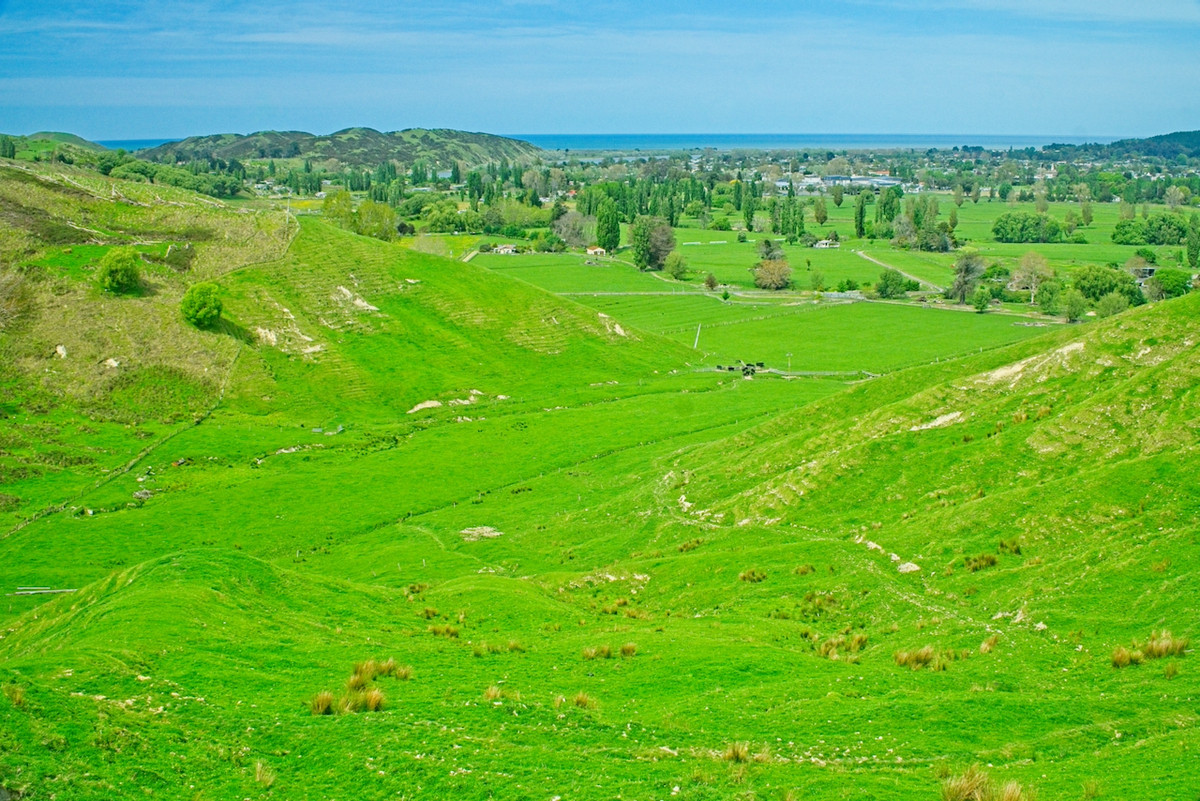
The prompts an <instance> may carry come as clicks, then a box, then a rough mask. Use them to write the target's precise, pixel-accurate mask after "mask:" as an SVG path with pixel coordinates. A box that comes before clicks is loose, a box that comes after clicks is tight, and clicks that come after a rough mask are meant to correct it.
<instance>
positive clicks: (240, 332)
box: [210, 317, 255, 345]
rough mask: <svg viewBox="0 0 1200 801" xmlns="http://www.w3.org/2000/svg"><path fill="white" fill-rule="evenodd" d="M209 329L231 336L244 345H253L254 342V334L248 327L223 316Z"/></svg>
mask: <svg viewBox="0 0 1200 801" xmlns="http://www.w3.org/2000/svg"><path fill="white" fill-rule="evenodd" d="M210 330H211V331H214V332H216V333H218V334H224V335H225V336H229V337H233V338H234V339H236V340H238V341H239V342H241V343H243V344H245V345H253V344H254V342H255V339H254V334H252V333H250V331H249V329H247V328H245V327H244V326H241V325H239V324H238V323H236V322H234V321H233V320H227V319H225V318H224V317H222V318H221V319H220V320H219V321H218V322H217V324H216V325H214V326H213V327H212V328H211V329H210Z"/></svg>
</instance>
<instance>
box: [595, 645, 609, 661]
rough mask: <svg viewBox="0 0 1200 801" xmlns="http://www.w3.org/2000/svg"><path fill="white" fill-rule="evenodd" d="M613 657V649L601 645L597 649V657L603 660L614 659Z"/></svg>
mask: <svg viewBox="0 0 1200 801" xmlns="http://www.w3.org/2000/svg"><path fill="white" fill-rule="evenodd" d="M612 655H613V652H612V648H610V647H609V646H607V645H601V646H600V647H599V648H597V649H596V656H598V657H600V658H601V659H612Z"/></svg>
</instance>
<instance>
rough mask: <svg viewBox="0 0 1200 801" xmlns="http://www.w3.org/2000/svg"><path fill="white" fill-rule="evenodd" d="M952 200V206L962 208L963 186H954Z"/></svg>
mask: <svg viewBox="0 0 1200 801" xmlns="http://www.w3.org/2000/svg"><path fill="white" fill-rule="evenodd" d="M953 198H954V205H955V206H956V207H958V208H962V204H963V200H965V198H964V197H963V185H962V184H955V185H954V194H953Z"/></svg>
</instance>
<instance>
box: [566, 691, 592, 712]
mask: <svg viewBox="0 0 1200 801" xmlns="http://www.w3.org/2000/svg"><path fill="white" fill-rule="evenodd" d="M571 703H572V704H574V705H575V706H577V707H579V708H580V709H591V708H592V707H593V706H594V705H595V701H593V700H592V697H591V696H590V695H588V694H587V693H585V692H582V691H581V692H577V693H575V697H574V698H572V699H571Z"/></svg>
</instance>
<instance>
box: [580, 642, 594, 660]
mask: <svg viewBox="0 0 1200 801" xmlns="http://www.w3.org/2000/svg"><path fill="white" fill-rule="evenodd" d="M583 658H584V659H595V658H596V649H595V648H592V647H591V646H590V645H589V646H588V647H587V648H584V649H583Z"/></svg>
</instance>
